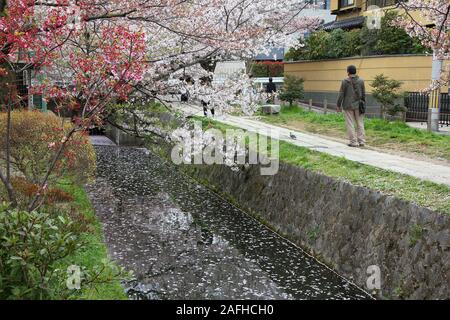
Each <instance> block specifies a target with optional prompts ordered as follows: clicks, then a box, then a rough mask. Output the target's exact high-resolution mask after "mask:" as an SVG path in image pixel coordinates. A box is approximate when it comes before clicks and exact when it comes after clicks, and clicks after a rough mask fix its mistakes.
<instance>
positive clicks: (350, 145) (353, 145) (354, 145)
mask: <svg viewBox="0 0 450 320" xmlns="http://www.w3.org/2000/svg"><path fill="white" fill-rule="evenodd" d="M348 146H349V147H352V148H357V147H359V145H357V144H353V143H349V144H348Z"/></svg>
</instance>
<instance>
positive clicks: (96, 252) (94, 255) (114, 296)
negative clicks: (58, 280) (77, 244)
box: [59, 183, 127, 300]
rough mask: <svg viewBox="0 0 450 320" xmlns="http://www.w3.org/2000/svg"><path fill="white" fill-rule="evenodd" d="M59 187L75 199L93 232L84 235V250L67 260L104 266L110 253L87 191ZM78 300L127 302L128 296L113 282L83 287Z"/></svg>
mask: <svg viewBox="0 0 450 320" xmlns="http://www.w3.org/2000/svg"><path fill="white" fill-rule="evenodd" d="M59 187H60V188H61V189H63V190H64V191H66V192H68V193H69V194H71V195H72V196H73V197H74V199H75V203H76V206H77V208H78V209H79V210H80V212H81V213H83V215H84V217H85V218H86V219H87V220H89V221H90V226H92V232H89V233H84V234H83V235H82V240H83V241H84V242H85V243H86V245H85V247H84V248H83V250H80V251H79V252H78V253H77V254H76V255H74V256H72V257H69V258H68V259H67V260H68V261H70V263H71V264H74V265H79V266H83V267H88V268H89V267H91V268H92V267H97V266H102V265H103V262H102V261H104V260H109V258H108V252H107V248H106V245H105V243H104V240H103V231H102V227H101V224H100V222H99V221H98V220H97V218H96V217H95V214H94V211H93V209H92V206H91V203H90V201H89V198H88V196H87V194H86V192H85V190H84V189H83V187H82V186H79V185H76V184H73V183H62V184H61V185H60V186H59ZM105 272H107V273H108V272H111V270H105ZM77 298H78V299H83V300H125V299H127V296H126V294H125V292H124V289H123V287H122V286H121V284H120V282H119V281H118V280H113V281H112V282H109V283H104V284H98V285H96V286H95V287H93V288H86V287H82V290H81V293H80V295H77Z"/></svg>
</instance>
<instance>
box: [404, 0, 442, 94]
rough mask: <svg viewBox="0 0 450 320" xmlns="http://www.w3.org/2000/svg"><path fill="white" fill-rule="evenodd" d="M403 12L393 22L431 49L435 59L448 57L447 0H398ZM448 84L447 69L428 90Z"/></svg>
mask: <svg viewBox="0 0 450 320" xmlns="http://www.w3.org/2000/svg"><path fill="white" fill-rule="evenodd" d="M398 7H399V8H401V9H403V11H404V14H403V15H402V16H400V17H399V18H398V19H397V21H396V22H395V23H396V25H398V26H400V27H402V28H404V29H405V30H406V32H407V33H408V34H409V35H410V36H411V37H415V38H417V39H419V40H420V41H421V42H422V44H423V45H424V46H426V47H428V48H430V49H432V50H433V53H434V54H435V58H436V59H437V60H449V59H450V34H449V27H450V19H449V18H450V3H449V2H448V1H447V0H410V1H400V2H399V3H398ZM448 84H449V70H448V68H446V69H445V70H443V71H442V74H441V79H440V80H438V81H433V83H432V85H431V87H430V88H428V90H435V89H438V88H440V87H442V86H444V85H448Z"/></svg>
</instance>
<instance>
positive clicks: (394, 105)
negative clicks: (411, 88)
mask: <svg viewBox="0 0 450 320" xmlns="http://www.w3.org/2000/svg"><path fill="white" fill-rule="evenodd" d="M402 84H403V82H401V81H398V80H394V79H389V78H388V77H386V76H384V75H383V74H378V75H376V76H375V78H374V80H373V82H372V84H371V86H372V87H373V91H372V96H373V97H374V98H375V100H377V101H378V102H379V103H380V105H381V116H382V118H383V119H384V118H386V116H385V115H386V113H388V114H389V115H391V116H395V115H397V113H399V112H403V111H405V108H404V107H402V106H401V105H400V103H399V99H400V98H401V97H403V94H402V93H401V92H399V91H400V88H401V86H402Z"/></svg>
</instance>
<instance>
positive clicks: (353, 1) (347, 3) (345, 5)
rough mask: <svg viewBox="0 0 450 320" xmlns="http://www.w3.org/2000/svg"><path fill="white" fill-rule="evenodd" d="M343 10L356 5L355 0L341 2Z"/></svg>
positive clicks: (342, 0)
mask: <svg viewBox="0 0 450 320" xmlns="http://www.w3.org/2000/svg"><path fill="white" fill-rule="evenodd" d="M340 4H341V8H345V7H350V6H353V5H354V4H355V0H340Z"/></svg>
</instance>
